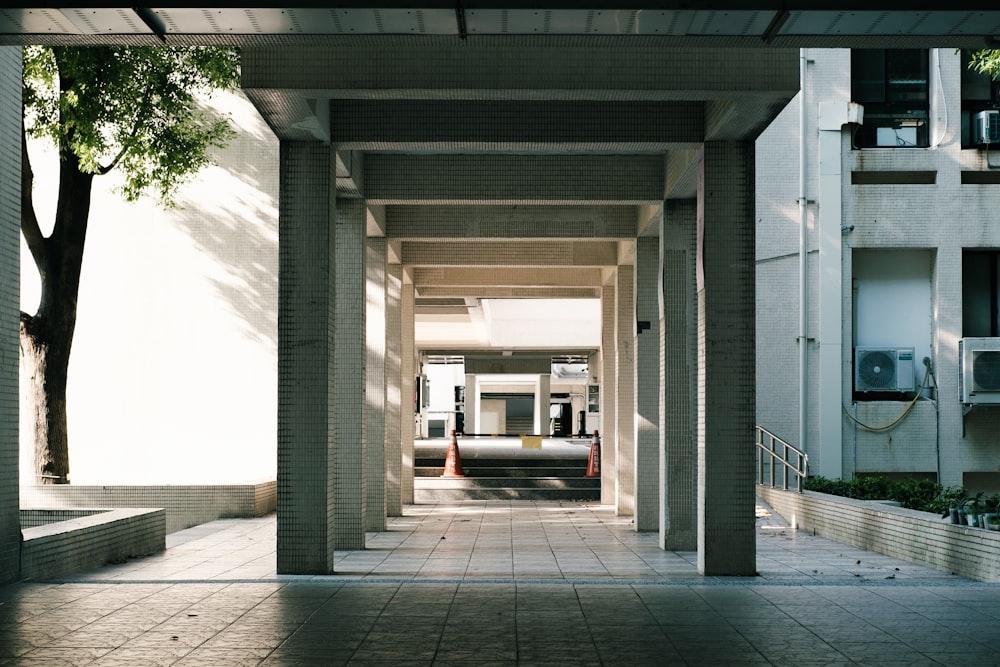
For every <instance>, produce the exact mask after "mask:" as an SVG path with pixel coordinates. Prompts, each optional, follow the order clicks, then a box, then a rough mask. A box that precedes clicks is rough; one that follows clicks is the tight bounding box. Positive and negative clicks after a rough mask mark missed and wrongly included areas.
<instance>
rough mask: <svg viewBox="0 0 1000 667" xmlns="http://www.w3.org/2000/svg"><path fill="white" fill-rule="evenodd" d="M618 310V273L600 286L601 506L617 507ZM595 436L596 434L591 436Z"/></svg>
mask: <svg viewBox="0 0 1000 667" xmlns="http://www.w3.org/2000/svg"><path fill="white" fill-rule="evenodd" d="M617 322H618V320H617V317H616V311H615V274H614V273H613V272H612V274H611V278H610V279H609V281H608V282H606V283H605V284H604V285H603V286H602V287H601V377H600V385H601V429H600V431H601V503H602V504H604V505H614V504H615V502H616V501H615V498H616V495H617V488H618V466H617V465H616V459H615V457H616V454H617V452H616V450H615V443H616V442H617V438H616V436H615V432H616V431H617V430H618V422H616V421H615V392H616V390H617V387H616V386H615V382H616V380H615V378H616V377H617V372H618V369H617V355H616V354H615V331H616V328H617ZM591 435H593V434H591Z"/></svg>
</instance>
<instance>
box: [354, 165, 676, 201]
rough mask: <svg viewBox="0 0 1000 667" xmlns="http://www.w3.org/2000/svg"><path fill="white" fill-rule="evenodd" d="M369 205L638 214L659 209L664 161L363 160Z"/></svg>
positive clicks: (661, 199) (662, 186)
mask: <svg viewBox="0 0 1000 667" xmlns="http://www.w3.org/2000/svg"><path fill="white" fill-rule="evenodd" d="M364 167H365V177H364V183H365V198H366V199H367V200H368V201H369V202H370V203H372V204H384V205H387V206H389V205H398V204H481V205H505V204H536V205H538V204H544V205H557V206H565V205H617V206H627V205H631V206H636V205H640V204H656V203H660V202H662V201H663V188H664V159H663V156H662V155H400V154H386V153H372V154H368V155H367V156H366V158H365V164H364Z"/></svg>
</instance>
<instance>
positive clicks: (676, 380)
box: [660, 200, 698, 551]
mask: <svg viewBox="0 0 1000 667" xmlns="http://www.w3.org/2000/svg"><path fill="white" fill-rule="evenodd" d="M695 216H696V206H695V202H694V201H691V200H688V201H683V202H682V201H673V202H667V205H666V207H665V210H664V212H663V232H662V237H661V241H662V243H663V260H662V264H663V321H662V323H661V331H660V336H661V340H662V343H661V360H660V362H661V369H662V377H663V394H662V396H661V398H660V401H661V405H660V412H661V417H660V440H661V444H660V447H661V448H662V449H663V451H664V456H665V460H664V464H663V474H662V476H661V479H660V484H661V486H662V492H661V493H662V498H663V502H664V507H663V509H662V512H661V514H662V516H661V524H662V527H661V535H662V537H663V546H664V548H667V549H678V550H684V551H694V550H695V549H696V548H697V547H698V538H697V529H698V525H697V517H698V503H697V499H698V491H697V489H698V472H697V468H696V467H695V463H696V458H697V457H696V454H697V442H696V434H697V419H698V415H697V407H698V406H697V401H696V400H695V398H696V393H695V391H696V387H697V377H696V372H695V369H696V368H697V344H696V337H697V324H698V323H697V318H696V317H695V312H696V301H695V289H694V285H695V243H696V241H695V236H696V229H695Z"/></svg>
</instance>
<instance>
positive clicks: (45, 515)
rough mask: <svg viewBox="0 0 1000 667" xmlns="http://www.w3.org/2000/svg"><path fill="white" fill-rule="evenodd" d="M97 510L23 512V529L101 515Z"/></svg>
mask: <svg viewBox="0 0 1000 667" xmlns="http://www.w3.org/2000/svg"><path fill="white" fill-rule="evenodd" d="M103 511H105V510H97V509H58V510H21V528H22V529H23V528H37V527H38V526H45V525H48V524H50V523H57V522H59V521H69V520H70V519H79V518H80V517H84V516H92V515H94V514H99V513H100V512H103Z"/></svg>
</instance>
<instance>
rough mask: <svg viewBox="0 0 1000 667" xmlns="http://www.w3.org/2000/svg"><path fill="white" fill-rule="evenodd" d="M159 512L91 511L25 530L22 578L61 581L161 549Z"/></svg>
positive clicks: (162, 531)
mask: <svg viewBox="0 0 1000 667" xmlns="http://www.w3.org/2000/svg"><path fill="white" fill-rule="evenodd" d="M165 525H166V513H165V512H164V511H163V510H162V509H118V510H110V511H100V510H92V511H91V513H90V514H89V515H87V516H81V517H75V518H70V519H67V520H65V521H60V522H58V523H49V524H45V525H41V526H37V527H34V528H26V529H25V530H24V546H23V548H22V551H21V579H24V580H30V579H34V580H40V579H52V578H56V577H64V576H67V575H69V574H72V573H74V572H79V571H81V570H88V569H93V568H96V567H100V566H102V565H105V564H106V563H109V562H114V561H120V560H123V559H126V558H131V557H135V556H145V555H148V554H151V553H156V552H158V551H163V550H164V549H165V548H166V538H165V535H166V532H165Z"/></svg>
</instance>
